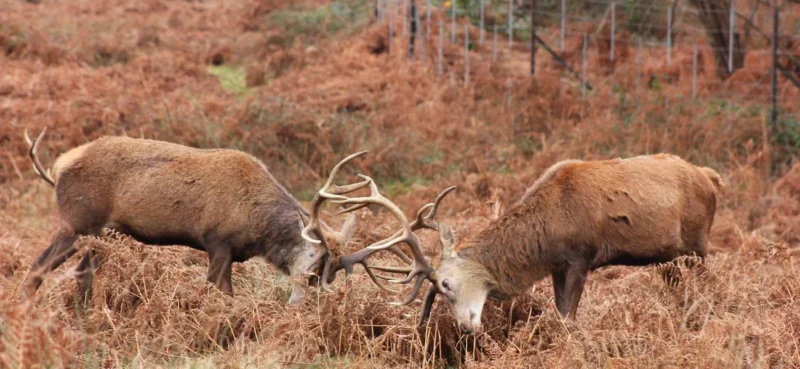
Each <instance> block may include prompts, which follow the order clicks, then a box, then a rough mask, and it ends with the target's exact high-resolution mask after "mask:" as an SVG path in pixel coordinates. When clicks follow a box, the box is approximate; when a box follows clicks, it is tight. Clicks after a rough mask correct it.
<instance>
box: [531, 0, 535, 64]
mask: <svg viewBox="0 0 800 369" xmlns="http://www.w3.org/2000/svg"><path fill="white" fill-rule="evenodd" d="M534 74H536V0H531V76H533V75H534Z"/></svg>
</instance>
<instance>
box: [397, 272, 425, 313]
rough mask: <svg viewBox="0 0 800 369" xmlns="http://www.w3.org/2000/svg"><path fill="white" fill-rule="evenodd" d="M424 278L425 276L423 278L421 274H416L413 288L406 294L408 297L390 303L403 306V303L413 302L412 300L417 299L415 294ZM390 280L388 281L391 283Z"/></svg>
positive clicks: (417, 292) (417, 293)
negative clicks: (401, 300)
mask: <svg viewBox="0 0 800 369" xmlns="http://www.w3.org/2000/svg"><path fill="white" fill-rule="evenodd" d="M426 279H427V278H423V276H422V275H420V276H418V277H417V281H416V282H414V289H412V290H411V293H410V294H409V295H408V297H407V298H406V299H405V300H404V301H403V302H399V303H398V302H395V303H392V305H395V306H403V305H408V304H410V303H412V302H414V300H416V299H417V295H419V290H420V288H421V287H422V283H424V282H425V280H426ZM391 282H392V281H389V283H391Z"/></svg>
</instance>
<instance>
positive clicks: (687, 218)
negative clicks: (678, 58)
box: [336, 154, 722, 333]
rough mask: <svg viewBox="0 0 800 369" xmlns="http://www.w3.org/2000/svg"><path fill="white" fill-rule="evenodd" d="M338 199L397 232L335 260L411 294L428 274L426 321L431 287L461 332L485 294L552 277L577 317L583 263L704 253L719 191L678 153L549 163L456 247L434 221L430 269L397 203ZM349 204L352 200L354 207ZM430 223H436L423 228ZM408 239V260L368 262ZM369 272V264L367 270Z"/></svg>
mask: <svg viewBox="0 0 800 369" xmlns="http://www.w3.org/2000/svg"><path fill="white" fill-rule="evenodd" d="M370 188H371V190H372V195H371V196H369V197H361V198H342V197H339V198H337V199H336V202H338V203H341V204H345V205H351V206H353V208H358V207H362V206H365V205H367V204H378V205H382V206H385V207H387V208H388V209H389V210H390V211H392V213H394V214H395V216H397V218H398V219H399V220H400V221H401V224H402V225H403V229H402V231H400V232H398V233H397V234H395V235H394V236H393V237H390V238H389V239H387V240H383V241H380V242H378V243H376V244H373V245H371V246H369V247H367V248H365V249H363V250H361V251H358V252H356V253H353V254H349V255H344V256H342V257H341V258H340V259H339V261H338V262H337V263H338V264H339V265H341V266H343V267H344V268H346V269H348V272H349V270H350V268H352V265H353V264H354V263H361V264H363V265H364V266H365V267H367V269H368V271H369V269H374V270H379V271H383V272H389V273H401V274H406V276H405V277H404V278H402V279H392V280H390V282H392V283H409V282H411V281H414V280H415V279H416V280H415V282H414V287H413V290H412V293H411V295H410V296H409V297H408V299H407V300H406V301H405V302H404V303H406V304H408V303H411V302H413V301H414V299H415V298H416V296H417V294H418V293H419V290H420V287H421V285H422V283H423V282H424V281H425V280H429V281H430V282H431V283H432V287H431V288H429V289H428V292H427V293H426V295H425V297H424V299H423V308H422V314H421V318H420V324H423V323H424V322H425V321H426V320H427V318H428V316H429V315H430V312H431V307H432V305H433V302H434V299H435V297H436V295H437V294H441V295H443V296H444V297H445V298H446V299H447V301H448V303H449V305H450V307H451V311H452V312H453V315H454V316H455V318H456V320H457V321H458V325H459V328H460V330H461V331H462V332H464V333H472V332H474V331H476V330H479V329H480V325H481V312H482V310H483V305H484V303H485V302H486V300H487V299H508V298H511V297H514V296H518V295H520V294H523V293H525V292H527V291H529V290H530V288H531V287H532V285H533V284H534V283H535V282H536V281H538V280H540V279H542V278H545V277H546V276H548V275H549V276H552V278H553V287H554V290H555V305H556V307H557V309H558V311H559V313H561V315H563V316H569V317H571V318H574V317H575V315H576V313H577V309H578V302H579V301H580V298H581V294H582V293H583V288H584V283H585V282H586V277H587V274H588V272H589V271H591V270H594V269H597V268H600V267H603V266H608V265H648V264H654V263H666V262H670V261H672V260H674V259H676V258H678V257H680V256H685V255H696V256H697V257H700V258H704V257H705V255H706V244H707V242H708V234H709V232H710V229H711V224H712V222H713V220H714V212H715V210H716V203H717V196H718V195H719V191H720V189H721V188H722V181H721V179H720V177H719V175H718V174H717V173H716V172H715V171H714V170H713V169H710V168H706V167H697V166H694V165H692V164H689V163H687V162H685V161H684V160H682V159H680V158H679V157H677V156H673V155H666V154H659V155H652V156H638V157H633V158H629V159H624V160H623V159H615V160H606V161H578V160H568V161H564V162H560V163H558V164H555V165H553V166H552V167H551V168H549V169H548V170H547V171H546V172H545V173H544V174H543V175H542V176H541V177H540V178H539V179H538V180H537V181H536V182H535V183H534V184H533V185H532V186H531V187H530V188H529V189H528V190H527V191H526V193H525V195H524V196H523V197H522V199H521V200H520V201H519V202H518V203H517V204H515V205H514V206H513V207H512V208H511V209H509V210H508V211H507V212H506V213H505V214H503V215H502V216H501V217H500V218H498V219H496V220H494V221H492V222H491V223H490V224H489V226H487V227H486V228H485V229H483V230H481V231H480V232H478V234H477V236H476V237H474V238H473V239H471V240H468V241H466V242H463V243H462V244H461V245H460V247H459V248H456V244H457V241H456V237H455V235H454V233H453V231H452V229H451V228H450V227H449V226H447V225H446V224H438V226H437V227H436V228H437V229H438V230H439V234H440V242H441V245H442V261H441V264H440V266H439V268H438V269H434V268H433V267H432V266H431V263H430V262H429V261H428V260H426V258H425V257H424V255H423V253H422V249H421V247H420V244H419V240H418V239H417V238H416V237H415V236H414V235H413V230H414V229H415V227H414V226H412V225H410V224H409V223H408V221H407V220H406V219H405V217H404V216H403V215H402V211H400V210H399V209H398V208H397V206H396V205H394V204H392V203H391V202H390V201H389V200H388V199H386V198H385V197H383V196H382V195H381V194H380V193H378V191H377V188H376V187H375V185H374V183H372V181H370ZM353 208H351V209H353ZM430 228H433V227H430ZM399 243H406V244H408V246H409V247H410V249H411V251H412V255H413V259H414V260H413V267H411V268H397V267H385V266H367V264H366V260H367V258H368V257H370V255H372V254H373V253H375V252H377V251H380V250H386V249H389V250H392V249H393V248H394V245H397V244H399ZM370 273H374V272H372V271H370Z"/></svg>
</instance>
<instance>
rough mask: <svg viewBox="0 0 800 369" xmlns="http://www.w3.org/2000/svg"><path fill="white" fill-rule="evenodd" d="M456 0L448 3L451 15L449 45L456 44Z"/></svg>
mask: <svg viewBox="0 0 800 369" xmlns="http://www.w3.org/2000/svg"><path fill="white" fill-rule="evenodd" d="M456 4H457V2H456V0H453V1H451V2H450V14H451V15H452V17H451V21H450V43H451V44H454V43H456Z"/></svg>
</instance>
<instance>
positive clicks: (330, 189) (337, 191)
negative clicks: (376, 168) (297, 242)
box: [301, 151, 370, 292]
mask: <svg viewBox="0 0 800 369" xmlns="http://www.w3.org/2000/svg"><path fill="white" fill-rule="evenodd" d="M366 153H367V152H366V151H361V152H357V153H355V154H351V155H350V156H348V157H346V158H344V159H342V161H340V162H339V163H338V164H336V166H335V167H333V170H331V173H330V175H329V176H328V181H327V182H325V185H323V186H322V188H321V189H320V190H319V191H318V192H317V193H316V195H314V199H313V200H311V219H310V220H309V222H308V224H306V226H305V228H303V231H302V232H301V235H302V237H303V239H305V240H306V241H308V242H311V243H314V244H319V243H322V244H323V245H324V246H325V248H326V249H327V253H328V255H327V257H325V264H324V266H323V268H322V276H321V278H320V287H321V288H322V289H323V290H324V291H326V292H331V289H330V287H328V275H329V274H330V269H331V257H330V252H331V249H330V247H329V246H328V242H327V241H326V240H325V235H324V232H323V231H322V229H321V228H320V219H319V213H320V207H321V206H322V204H323V203H325V201H327V200H344V199H347V197H345V196H342V195H344V194H347V193H350V192H353V191H358V190H360V189H362V188H364V187H365V186H367V185H368V184H369V183H370V181H363V182H358V183H353V184H349V185H345V186H338V185H336V184H335V183H334V179H335V178H336V174H337V173H339V169H341V168H342V167H343V166H344V165H345V164H347V163H348V162H350V161H351V160H353V159H355V158H357V157H359V156H362V155H364V154H366ZM311 234H314V237H316V238H314V237H312V236H311Z"/></svg>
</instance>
